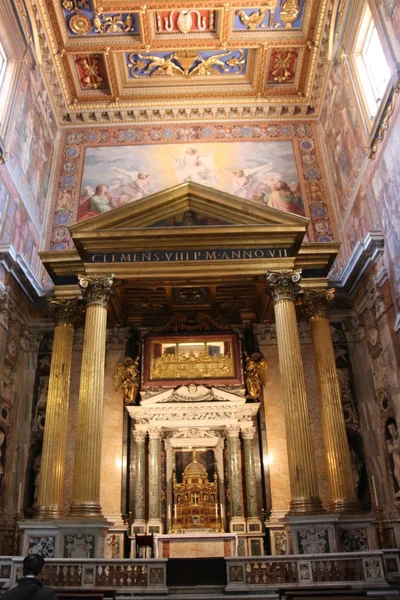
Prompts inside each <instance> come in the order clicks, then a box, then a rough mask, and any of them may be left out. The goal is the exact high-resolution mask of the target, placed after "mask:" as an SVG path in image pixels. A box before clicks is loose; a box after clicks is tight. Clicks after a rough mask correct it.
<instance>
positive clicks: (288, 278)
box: [265, 269, 302, 303]
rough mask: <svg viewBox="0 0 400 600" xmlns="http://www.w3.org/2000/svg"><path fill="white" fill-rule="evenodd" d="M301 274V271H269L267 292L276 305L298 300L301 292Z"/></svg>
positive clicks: (266, 277)
mask: <svg viewBox="0 0 400 600" xmlns="http://www.w3.org/2000/svg"><path fill="white" fill-rule="evenodd" d="M301 273H302V270H301V269H296V270H294V271H278V272H271V271H268V272H267V273H266V274H265V279H266V281H267V286H266V290H267V292H268V294H269V295H270V296H271V297H272V299H273V301H274V303H276V302H279V301H280V300H291V301H294V300H295V299H296V296H297V294H298V293H299V292H300V285H299V283H300V280H301Z"/></svg>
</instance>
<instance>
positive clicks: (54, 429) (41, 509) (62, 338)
mask: <svg viewBox="0 0 400 600" xmlns="http://www.w3.org/2000/svg"><path fill="white" fill-rule="evenodd" d="M48 306H49V309H50V311H51V312H52V313H54V316H55V321H56V326H55V328H54V337H53V348H52V354H51V366H50V379H49V389H48V395H47V406H46V423H45V427H44V438H43V449H42V462H41V469H40V485H39V492H38V506H37V509H36V517H37V518H39V519H44V520H51V519H59V518H60V517H61V516H62V504H63V486H64V467H65V449H66V444H67V417H68V404H69V384H70V374H71V357H72V341H73V335H74V329H75V323H76V320H77V318H78V317H79V310H78V300H58V299H56V298H51V299H49V301H48Z"/></svg>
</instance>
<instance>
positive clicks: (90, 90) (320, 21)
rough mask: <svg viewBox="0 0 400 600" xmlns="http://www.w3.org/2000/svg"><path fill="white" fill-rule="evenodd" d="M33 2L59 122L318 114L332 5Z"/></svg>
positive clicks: (291, 0)
mask: <svg viewBox="0 0 400 600" xmlns="http://www.w3.org/2000/svg"><path fill="white" fill-rule="evenodd" d="M32 2H33V4H34V5H35V7H36V9H37V10H36V13H35V14H36V18H37V21H38V25H39V26H40V31H41V33H42V35H41V45H42V52H43V53H44V55H46V54H47V56H45V58H46V60H45V61H44V64H45V71H46V75H47V77H48V81H49V86H50V88H52V89H53V91H54V95H53V99H54V102H55V105H56V106H57V108H58V114H59V117H60V120H61V122H62V123H66V124H67V123H77V124H79V123H101V122H110V121H112V122H121V123H123V122H130V121H141V120H144V121H149V120H157V119H158V120H159V118H160V116H159V114H160V113H159V110H160V108H161V109H162V110H163V117H162V118H163V119H169V118H173V119H174V120H180V119H181V118H184V119H185V120H187V119H188V118H194V119H198V115H197V113H196V111H197V110H198V107H199V106H205V105H207V106H209V107H210V109H211V114H212V116H213V117H221V118H222V119H226V118H232V117H235V118H237V111H236V110H235V109H236V107H237V106H240V107H241V110H244V112H245V116H246V117H250V118H251V117H255V118H256V117H274V116H276V117H283V118H284V117H294V116H313V115H316V114H317V112H318V109H319V100H320V96H321V93H322V89H323V86H324V82H325V76H326V70H327V64H328V60H327V53H328V42H329V25H330V23H329V18H330V16H329V15H330V9H331V4H332V2H333V0H264V2H262V3H261V4H260V5H254V0H241V1H240V3H238V4H233V3H232V4H231V3H230V2H226V1H225V0H216V1H215V2H213V4H212V6H210V5H209V0H202V1H201V2H198V3H194V2H193V1H192V0H191V1H190V2H189V3H185V4H184V3H183V2H182V0H176V2H175V3H174V4H168V5H167V4H166V3H164V2H163V1H162V0H149V2H147V3H146V4H145V5H144V4H141V3H139V2H128V1H127V0H32ZM54 75H56V77H54ZM173 77H174V78H175V79H174V82H177V81H178V78H179V83H176V85H175V84H174V85H171V82H170V79H171V78H173ZM178 86H179V89H178ZM182 86H183V87H182ZM60 90H61V92H62V93H61V94H60ZM154 101H157V109H155V108H154ZM177 103H178V104H177ZM235 112H236V114H235ZM231 113H232V114H231Z"/></svg>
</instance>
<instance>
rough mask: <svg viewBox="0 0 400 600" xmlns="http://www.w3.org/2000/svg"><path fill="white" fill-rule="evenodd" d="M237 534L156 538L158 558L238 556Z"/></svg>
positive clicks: (172, 535) (157, 536)
mask: <svg viewBox="0 0 400 600" xmlns="http://www.w3.org/2000/svg"><path fill="white" fill-rule="evenodd" d="M237 546H238V536H237V534H236V533H201V532H194V533H189V532H187V533H184V534H176V533H175V534H164V535H156V536H155V554H156V558H223V557H234V556H237Z"/></svg>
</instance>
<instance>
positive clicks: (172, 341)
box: [143, 334, 241, 387]
mask: <svg viewBox="0 0 400 600" xmlns="http://www.w3.org/2000/svg"><path fill="white" fill-rule="evenodd" d="M194 380H196V381H199V380H207V381H209V382H210V383H211V382H215V383H216V384H217V383H219V384H228V385H240V384H241V365H240V353H239V345H238V339H237V336H236V335H235V334H222V335H218V334H210V335H196V336H186V335H185V336H176V337H173V336H171V337H155V336H149V337H148V338H147V339H146V341H145V349H144V372H143V385H144V386H145V387H146V386H150V387H152V386H153V387H154V386H160V385H162V386H167V385H174V386H175V385H176V384H177V382H178V381H179V382H190V381H194Z"/></svg>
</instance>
